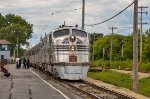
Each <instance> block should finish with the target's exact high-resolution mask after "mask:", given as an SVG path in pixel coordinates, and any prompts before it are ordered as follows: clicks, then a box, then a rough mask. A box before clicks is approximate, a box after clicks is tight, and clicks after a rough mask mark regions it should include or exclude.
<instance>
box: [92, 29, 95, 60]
mask: <svg viewBox="0 0 150 99" xmlns="http://www.w3.org/2000/svg"><path fill="white" fill-rule="evenodd" d="M94 43H95V32H94V34H93V52H92V62H94Z"/></svg>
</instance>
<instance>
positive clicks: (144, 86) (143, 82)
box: [139, 77, 150, 97]
mask: <svg viewBox="0 0 150 99" xmlns="http://www.w3.org/2000/svg"><path fill="white" fill-rule="evenodd" d="M139 93H141V94H143V95H145V96H148V97H150V77H147V78H143V79H140V80H139Z"/></svg>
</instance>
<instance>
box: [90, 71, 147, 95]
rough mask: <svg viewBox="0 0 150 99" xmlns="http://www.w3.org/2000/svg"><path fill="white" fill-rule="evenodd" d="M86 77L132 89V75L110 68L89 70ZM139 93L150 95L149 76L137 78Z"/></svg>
mask: <svg viewBox="0 0 150 99" xmlns="http://www.w3.org/2000/svg"><path fill="white" fill-rule="evenodd" d="M88 77H90V78H93V79H96V80H101V81H103V82H106V83H110V84H113V85H115V86H119V87H124V88H128V89H130V90H132V84H133V83H132V77H131V76H130V75H128V74H123V73H118V72H114V71H111V70H105V71H102V72H93V71H92V72H89V73H88ZM139 93H140V94H143V95H145V96H148V97H150V77H148V78H144V79H141V80H139Z"/></svg>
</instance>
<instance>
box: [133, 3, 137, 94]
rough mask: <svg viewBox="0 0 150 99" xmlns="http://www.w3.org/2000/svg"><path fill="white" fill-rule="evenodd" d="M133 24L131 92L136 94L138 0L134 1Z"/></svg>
mask: <svg viewBox="0 0 150 99" xmlns="http://www.w3.org/2000/svg"><path fill="white" fill-rule="evenodd" d="M133 23H134V24H133V91H134V92H138V0H134V22H133Z"/></svg>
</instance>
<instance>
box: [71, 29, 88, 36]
mask: <svg viewBox="0 0 150 99" xmlns="http://www.w3.org/2000/svg"><path fill="white" fill-rule="evenodd" d="M72 34H73V35H76V36H81V37H87V33H86V32H84V31H81V30H76V29H73V30H72Z"/></svg>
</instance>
